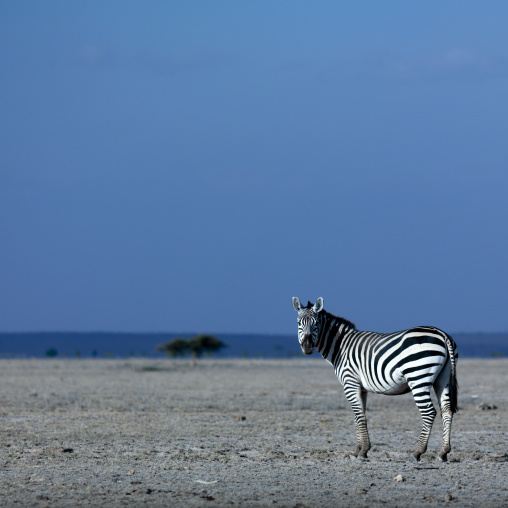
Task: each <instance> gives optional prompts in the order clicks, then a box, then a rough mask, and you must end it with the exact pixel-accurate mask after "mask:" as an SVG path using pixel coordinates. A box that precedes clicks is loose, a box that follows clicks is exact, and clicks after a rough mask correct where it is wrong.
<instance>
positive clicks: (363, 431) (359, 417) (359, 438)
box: [344, 385, 371, 459]
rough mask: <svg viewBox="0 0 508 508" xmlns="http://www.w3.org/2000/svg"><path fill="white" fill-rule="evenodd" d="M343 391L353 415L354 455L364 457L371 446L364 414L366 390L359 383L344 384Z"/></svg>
mask: <svg viewBox="0 0 508 508" xmlns="http://www.w3.org/2000/svg"><path fill="white" fill-rule="evenodd" d="M344 392H345V394H346V398H347V400H348V401H349V404H350V405H351V409H352V410H353V413H354V415H355V427H356V449H355V452H354V456H355V457H358V458H360V459H366V458H367V452H368V451H369V450H370V448H371V446H370V439H369V431H368V429H367V418H366V416H365V408H366V405H367V392H366V391H364V390H362V388H361V387H360V385H348V386H345V387H344Z"/></svg>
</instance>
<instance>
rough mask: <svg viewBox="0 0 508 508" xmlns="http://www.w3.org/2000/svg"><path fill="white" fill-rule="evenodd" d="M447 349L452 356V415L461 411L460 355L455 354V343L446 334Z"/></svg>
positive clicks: (449, 383) (450, 383)
mask: <svg viewBox="0 0 508 508" xmlns="http://www.w3.org/2000/svg"><path fill="white" fill-rule="evenodd" d="M445 341H446V347H447V348H448V355H449V356H450V366H451V370H450V381H449V382H448V388H449V390H450V409H451V411H452V413H456V412H457V411H458V410H459V407H458V391H459V384H458V383H457V358H458V355H457V354H456V353H455V342H454V341H453V339H452V338H451V337H450V336H449V335H448V334H446V336H445Z"/></svg>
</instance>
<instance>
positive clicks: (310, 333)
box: [293, 296, 323, 355]
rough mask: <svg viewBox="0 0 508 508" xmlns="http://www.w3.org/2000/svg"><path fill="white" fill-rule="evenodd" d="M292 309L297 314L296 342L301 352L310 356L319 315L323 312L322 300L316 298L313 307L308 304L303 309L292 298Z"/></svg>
mask: <svg viewBox="0 0 508 508" xmlns="http://www.w3.org/2000/svg"><path fill="white" fill-rule="evenodd" d="M293 308H294V309H295V310H296V311H297V312H298V341H299V342H300V346H301V347H302V351H303V352H304V353H305V354H306V355H311V354H312V352H313V351H314V346H315V345H316V342H317V338H318V333H319V313H320V312H321V311H322V310H323V299H322V298H318V299H317V300H316V303H315V304H314V305H312V303H310V302H309V303H308V304H307V307H304V306H303V305H302V304H301V303H300V300H299V299H298V298H296V296H294V297H293Z"/></svg>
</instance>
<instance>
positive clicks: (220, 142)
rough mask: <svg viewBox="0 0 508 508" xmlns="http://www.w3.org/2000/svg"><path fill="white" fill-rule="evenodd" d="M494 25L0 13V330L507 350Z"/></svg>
mask: <svg viewBox="0 0 508 508" xmlns="http://www.w3.org/2000/svg"><path fill="white" fill-rule="evenodd" d="M507 22H508V2H502V1H499V2H468V1H463V0H461V1H447V2H442V1H431V2H405V1H404V2H403V1H393V2H377V1H376V2H374V1H371V2H361V1H360V2H345V1H344V2H336V1H330V2H310V1H309V2H303V1H277V2H274V1H250V2H243V1H242V2H240V1H234V2H226V1H217V2H209V1H203V2H197V1H189V0H185V1H181V2H179V1H170V2H167V1H160V2H157V1H150V2H141V1H138V2H132V1H126V0H121V1H120V0H117V1H108V2H104V1H102V0H101V1H81V2H79V1H73V2H68V1H65V0H62V1H45V2H39V1H32V2H30V1H24V2H2V3H1V4H0V72H1V74H0V330H1V331H52V330H62V331H63V330H66V331H67V330H78V331H93V330H103V331H174V332H211V333H220V332H261V333H293V332H294V333H295V334H296V313H295V312H294V310H293V309H292V307H291V297H292V296H298V297H299V298H300V299H301V300H302V301H303V302H304V303H306V302H307V300H311V301H315V299H316V298H317V297H319V296H322V297H323V298H324V301H325V308H326V309H327V310H329V311H331V312H333V313H336V314H339V315H342V316H344V317H346V318H347V319H350V320H351V321H353V322H355V323H356V324H357V326H358V328H359V329H364V330H375V331H394V330H398V329H403V328H407V327H410V326H414V325H421V324H429V325H435V326H439V327H441V328H443V329H445V330H446V331H449V332H453V331H462V332H463V331H479V330H483V331H507V330H508V269H507V264H508V234H507V229H508V228H507V219H508V30H507Z"/></svg>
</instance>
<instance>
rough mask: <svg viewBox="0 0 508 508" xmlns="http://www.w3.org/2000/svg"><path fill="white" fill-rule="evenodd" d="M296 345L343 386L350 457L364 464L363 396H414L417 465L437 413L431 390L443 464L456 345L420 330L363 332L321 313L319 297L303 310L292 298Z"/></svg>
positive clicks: (453, 391)
mask: <svg viewBox="0 0 508 508" xmlns="http://www.w3.org/2000/svg"><path fill="white" fill-rule="evenodd" d="M292 303H293V308H294V309H295V310H296V311H297V312H298V340H299V342H300V346H301V348H302V351H303V353H304V354H306V355H310V354H312V352H313V351H314V348H316V349H317V350H318V352H319V353H320V354H321V356H323V358H324V359H325V360H327V361H328V362H330V363H331V364H332V365H333V367H334V370H335V374H336V375H337V378H338V379H339V381H340V383H341V384H342V386H343V387H344V393H345V395H346V398H347V400H348V401H349V403H350V405H351V408H352V409H353V413H354V419H355V426H356V449H355V452H354V456H355V457H358V458H360V459H367V452H368V451H369V450H370V448H371V445H370V439H369V433H368V430H367V419H366V417H365V407H366V404H367V392H373V393H382V394H384V395H400V394H403V393H408V392H410V391H411V392H412V394H413V397H414V400H415V402H416V405H417V407H418V409H419V410H420V414H421V417H422V422H423V426H422V430H421V432H420V436H419V438H418V446H417V448H416V450H415V451H414V452H413V453H412V458H413V459H414V460H416V461H419V460H420V457H421V455H422V454H423V453H425V452H426V451H427V444H428V441H429V436H430V431H431V428H432V424H433V422H434V418H435V417H436V410H435V408H434V405H433V404H432V400H431V397H430V390H431V388H432V387H434V391H435V393H436V396H437V400H438V402H439V406H440V409H441V416H442V419H443V440H442V447H441V452H440V453H439V460H441V461H443V462H446V460H447V455H448V453H449V452H450V450H451V447H450V432H451V425H452V417H453V414H454V413H456V412H457V409H458V408H457V392H458V384H457V371H456V365H457V358H458V354H457V346H456V344H455V342H454V341H453V339H452V338H451V337H450V336H449V335H448V334H447V333H445V332H443V331H442V330H439V329H438V328H434V327H431V326H418V327H416V328H410V329H409V330H403V331H400V332H395V333H375V332H363V331H359V330H357V329H356V326H355V325H354V324H353V323H352V322H351V321H348V320H346V319H344V318H341V317H338V316H334V315H333V314H330V313H329V312H326V310H324V308H323V298H318V299H317V300H316V303H315V304H314V305H313V304H312V303H310V302H308V304H307V306H306V307H303V306H302V304H301V303H300V300H299V299H298V298H296V297H294V298H293V299H292Z"/></svg>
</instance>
